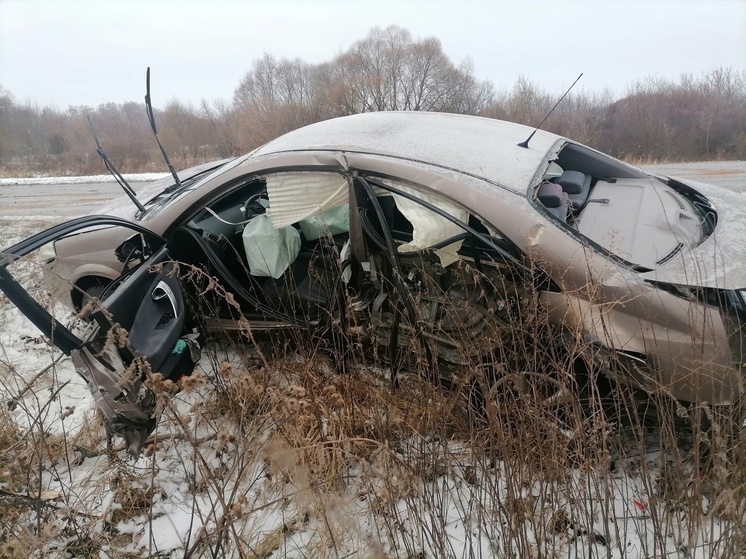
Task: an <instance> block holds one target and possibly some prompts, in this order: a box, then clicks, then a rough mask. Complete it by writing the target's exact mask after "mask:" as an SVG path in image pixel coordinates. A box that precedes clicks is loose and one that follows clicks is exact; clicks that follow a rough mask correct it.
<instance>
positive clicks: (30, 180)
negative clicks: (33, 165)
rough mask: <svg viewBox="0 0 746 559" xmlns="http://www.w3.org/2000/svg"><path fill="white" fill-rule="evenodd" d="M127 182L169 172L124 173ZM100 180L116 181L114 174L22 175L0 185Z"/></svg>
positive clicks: (157, 176)
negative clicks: (79, 175)
mask: <svg viewBox="0 0 746 559" xmlns="http://www.w3.org/2000/svg"><path fill="white" fill-rule="evenodd" d="M122 176H123V177H124V179H125V180H126V181H127V182H150V181H155V180H158V179H162V178H163V177H167V176H168V173H132V174H124V175H122ZM100 182H115V179H114V177H113V176H111V175H109V174H106V175H89V176H83V177H21V178H13V177H11V178H0V186H6V185H14V184H21V185H36V184H87V183H100Z"/></svg>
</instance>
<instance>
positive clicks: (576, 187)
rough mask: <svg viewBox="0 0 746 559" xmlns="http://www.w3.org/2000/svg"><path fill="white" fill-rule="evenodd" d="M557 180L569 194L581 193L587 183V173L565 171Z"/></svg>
mask: <svg viewBox="0 0 746 559" xmlns="http://www.w3.org/2000/svg"><path fill="white" fill-rule="evenodd" d="M557 182H558V183H559V184H561V185H562V190H564V191H565V192H567V193H568V194H580V193H581V192H583V186H584V185H585V173H581V172H580V171H563V172H562V174H561V175H560V178H559V179H557Z"/></svg>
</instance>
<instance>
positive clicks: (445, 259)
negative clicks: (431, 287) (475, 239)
mask: <svg viewBox="0 0 746 559" xmlns="http://www.w3.org/2000/svg"><path fill="white" fill-rule="evenodd" d="M386 182H388V181H386ZM391 186H395V187H396V188H397V189H399V190H401V191H403V192H406V193H407V194H412V195H413V196H416V197H417V198H419V199H420V200H422V201H424V202H428V203H430V204H432V205H433V206H435V207H436V208H438V209H441V210H443V211H444V212H446V213H447V214H448V215H450V216H453V217H455V218H456V219H458V220H459V221H461V222H463V223H467V222H468V221H469V212H467V211H466V210H465V209H463V208H460V207H458V206H457V205H456V204H454V203H452V202H450V201H449V200H446V199H445V198H441V197H440V196H433V195H430V194H425V193H424V192H422V191H420V190H415V189H413V188H409V187H407V186H404V185H401V184H392V185H391ZM394 201H395V202H396V207H397V208H399V211H400V212H401V213H402V215H403V216H404V217H406V218H407V220H408V221H409V222H410V223H411V224H412V241H411V242H409V243H406V244H403V245H401V246H399V248H398V251H399V252H402V253H405V252H414V251H419V250H425V249H428V248H430V247H432V246H433V245H436V244H438V243H439V242H441V241H445V240H446V239H450V238H451V237H454V236H456V235H459V234H461V233H463V232H464V230H463V229H462V228H461V227H460V226H459V225H456V224H455V223H453V222H452V221H450V220H448V219H446V218H445V217H443V216H440V215H438V214H436V213H434V212H432V211H431V210H429V209H427V208H426V207H425V206H423V205H421V204H419V203H417V202H415V201H413V200H409V199H408V198H404V197H403V196H399V195H398V194H394ZM462 242H463V241H456V242H455V243H451V244H450V245H447V246H445V247H443V248H441V249H438V250H436V251H435V254H437V255H438V258H440V263H441V265H442V266H448V265H449V264H452V263H454V262H455V261H456V260H458V254H457V252H458V250H459V249H460V248H461V244H462Z"/></svg>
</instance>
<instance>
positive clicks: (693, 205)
mask: <svg viewBox="0 0 746 559" xmlns="http://www.w3.org/2000/svg"><path fill="white" fill-rule="evenodd" d="M535 197H536V199H537V200H538V201H539V202H540V203H541V204H542V205H543V207H544V208H545V209H546V210H547V211H548V212H549V213H550V214H551V215H552V216H554V217H555V218H556V219H558V220H559V221H561V222H563V223H565V224H567V226H569V227H571V228H572V229H574V230H576V231H577V232H578V233H580V234H581V235H583V236H584V237H586V238H587V239H589V240H590V241H592V242H593V243H594V244H595V245H597V246H599V247H601V248H603V249H605V250H606V251H608V252H610V253H611V254H614V255H616V256H618V257H620V258H621V259H623V260H624V261H626V262H629V263H632V264H633V265H635V266H636V267H638V268H640V269H645V270H653V269H655V268H656V267H658V266H661V265H664V264H666V263H667V262H669V261H671V260H672V259H674V258H675V257H676V256H677V255H678V254H679V253H681V252H682V251H683V250H686V249H692V248H694V247H696V246H697V245H699V244H700V243H701V242H702V241H703V240H704V239H705V238H707V236H708V235H709V233H710V229H711V227H712V216H713V213H714V210H712V208H711V207H709V204H708V203H707V201H706V200H701V199H698V198H701V196H699V197H698V198H697V197H693V196H692V194H691V192H689V191H687V190H686V189H681V188H678V189H677V188H674V187H673V186H671V185H669V184H667V183H666V182H663V181H662V180H658V179H656V178H654V177H651V176H649V175H647V174H646V173H644V172H642V171H640V170H637V169H634V168H631V167H628V166H625V165H622V164H620V163H619V162H618V161H616V160H614V159H611V158H609V157H607V156H604V155H602V154H600V153H597V152H594V151H592V150H589V149H587V148H584V147H582V146H578V145H575V144H568V145H567V146H565V147H564V148H563V149H562V150H561V151H560V153H559V155H558V157H557V159H556V160H554V161H553V162H552V163H551V164H550V166H549V168H548V170H547V172H546V174H545V176H544V178H543V180H542V182H541V183H540V184H539V186H538V187H537V189H536V192H535Z"/></svg>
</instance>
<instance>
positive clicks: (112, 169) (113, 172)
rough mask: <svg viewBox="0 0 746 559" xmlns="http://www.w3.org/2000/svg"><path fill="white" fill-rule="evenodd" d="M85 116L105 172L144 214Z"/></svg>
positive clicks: (133, 192) (132, 191) (143, 209)
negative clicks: (109, 174) (108, 173)
mask: <svg viewBox="0 0 746 559" xmlns="http://www.w3.org/2000/svg"><path fill="white" fill-rule="evenodd" d="M87 116H88V127H89V128H90V129H91V134H93V140H94V141H95V142H96V153H98V154H99V156H100V157H101V159H103V160H104V165H106V170H107V171H109V172H110V173H111V175H112V176H113V177H114V178H115V179H116V181H117V182H118V183H119V186H121V187H122V190H124V193H125V194H126V195H127V196H129V199H130V200H132V203H133V204H135V206H137V209H138V210H140V211H141V212H144V211H145V206H143V205H142V204H141V203H140V201H139V200H138V199H137V193H136V192H135V190H134V189H133V188H132V187H131V186H130V185H129V183H128V182H127V181H126V180H125V178H124V177H123V176H122V174H121V173H120V172H119V171H117V168H116V167H114V164H113V163H112V162H111V159H109V156H107V155H106V152H105V151H104V148H103V147H101V142H99V141H98V136H96V131H95V130H94V129H93V123H92V122H91V115H87Z"/></svg>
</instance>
